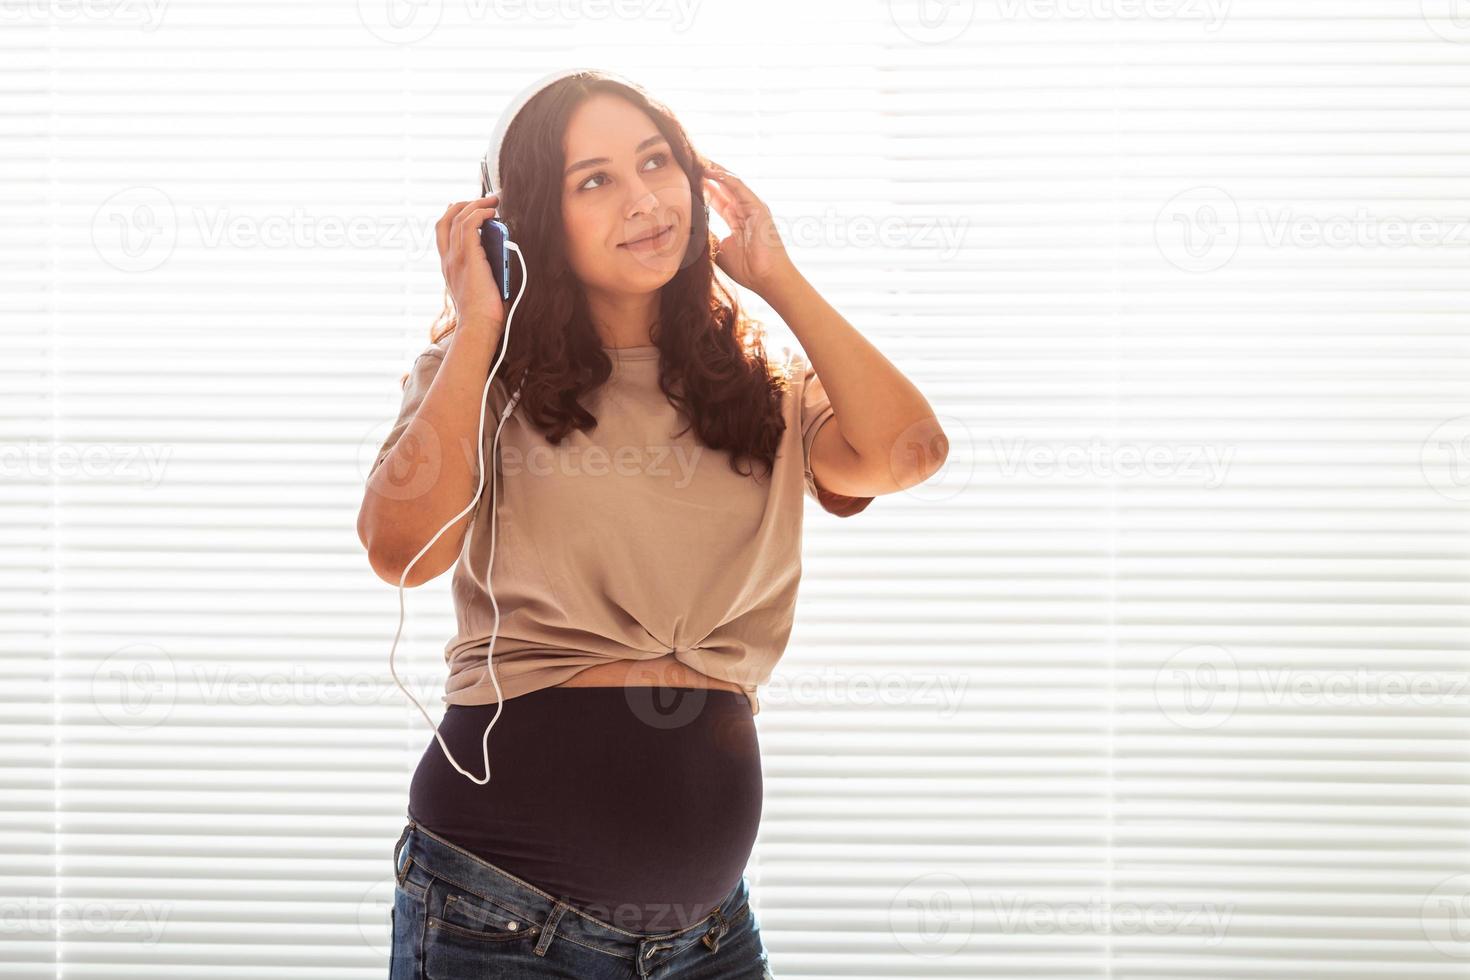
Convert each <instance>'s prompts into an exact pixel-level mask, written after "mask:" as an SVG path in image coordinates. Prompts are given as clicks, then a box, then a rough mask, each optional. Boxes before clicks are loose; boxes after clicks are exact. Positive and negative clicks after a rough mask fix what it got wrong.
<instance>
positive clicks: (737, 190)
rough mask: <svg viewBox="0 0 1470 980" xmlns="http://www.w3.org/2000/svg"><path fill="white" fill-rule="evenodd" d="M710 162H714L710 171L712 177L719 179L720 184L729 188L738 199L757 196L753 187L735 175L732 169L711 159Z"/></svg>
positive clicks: (742, 199)
mask: <svg viewBox="0 0 1470 980" xmlns="http://www.w3.org/2000/svg"><path fill="white" fill-rule="evenodd" d="M710 163H712V164H714V168H713V169H712V170H710V171H709V175H710V177H712V178H714V179H715V180H717V181H719V185H720V186H721V187H724V188H726V189H727V190H729V191H730V193H731V194H732V195H733V196H734V197H735V198H736V199H737V200H741V201H744V200H745V199H746V198H754V197H755V194H754V193H753V192H752V191H751V189H750V188H749V187H748V186H746V183H745V181H743V180H741V179H740V178H739V177H737V176H735V175H734V174H732V173H731V172H730V171H728V170H726V169H725V168H724V167H722V166H720V165H719V164H718V163H714V161H713V160H711V161H710Z"/></svg>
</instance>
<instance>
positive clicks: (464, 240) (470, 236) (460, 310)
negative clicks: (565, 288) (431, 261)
mask: <svg viewBox="0 0 1470 980" xmlns="http://www.w3.org/2000/svg"><path fill="white" fill-rule="evenodd" d="M499 202H500V195H498V194H491V195H490V196H489V197H481V198H477V199H475V200H473V201H459V202H456V203H454V204H451V205H449V210H447V211H445V212H444V217H442V218H440V219H439V223H438V224H436V225H435V226H434V231H435V234H436V235H437V237H438V240H439V264H440V266H441V267H442V268H443V270H444V283H445V285H447V286H448V287H449V295H450V297H451V298H452V299H453V300H454V311H455V315H456V322H457V323H458V324H464V325H468V326H469V327H484V328H486V329H489V330H495V331H499V330H500V329H501V328H502V327H503V326H504V324H505V301H504V299H502V298H501V295H500V289H499V288H498V287H497V286H496V283H495V277H494V276H493V275H491V273H490V260H489V259H487V258H486V257H485V248H484V246H483V245H481V244H480V226H481V225H482V224H484V223H485V222H486V221H488V220H489V219H490V218H493V217H495V205H496V204H498V203H499Z"/></svg>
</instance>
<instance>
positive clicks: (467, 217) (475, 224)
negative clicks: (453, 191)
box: [455, 207, 495, 248]
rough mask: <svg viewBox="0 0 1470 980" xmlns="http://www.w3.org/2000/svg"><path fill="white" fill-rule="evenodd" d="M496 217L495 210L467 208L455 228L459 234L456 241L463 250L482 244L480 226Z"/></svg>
mask: <svg viewBox="0 0 1470 980" xmlns="http://www.w3.org/2000/svg"><path fill="white" fill-rule="evenodd" d="M494 216H495V208H493V207H483V208H465V209H464V210H463V211H461V212H460V215H459V217H458V218H457V219H456V222H455V228H456V230H457V231H458V232H459V234H458V235H457V236H456V241H458V243H459V244H460V246H461V247H462V248H470V247H471V246H473V245H478V244H479V243H480V226H481V225H483V224H484V223H485V222H486V221H487V220H489V219H490V218H493V217H494Z"/></svg>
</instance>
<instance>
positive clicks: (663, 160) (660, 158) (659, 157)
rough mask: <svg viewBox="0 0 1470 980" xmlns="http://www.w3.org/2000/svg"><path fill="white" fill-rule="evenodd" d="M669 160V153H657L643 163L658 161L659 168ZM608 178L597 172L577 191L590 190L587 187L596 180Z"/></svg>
mask: <svg viewBox="0 0 1470 980" xmlns="http://www.w3.org/2000/svg"><path fill="white" fill-rule="evenodd" d="M668 159H669V156H668V154H667V153H655V154H654V155H653V156H651V157H649V158H648V159H647V160H644V161H643V162H644V164H645V165H646V164H650V163H652V162H653V161H655V160H658V161H659V166H663V164H664V163H666V162H667V161H668ZM606 176H607V174H605V173H603V172H602V171H601V170H599V171H597V173H595V174H593V175H592V176H591V177H588V178H587V179H586V180H584V181H583V182H582V186H581V187H578V188H577V190H579V191H585V190H588V189H589V188H588V187H587V185H588V184H589V183H591V182H592V181H594V180H596V179H597V178H598V177H606ZM598 186H599V187H601V186H602V185H601V184H599V185H598Z"/></svg>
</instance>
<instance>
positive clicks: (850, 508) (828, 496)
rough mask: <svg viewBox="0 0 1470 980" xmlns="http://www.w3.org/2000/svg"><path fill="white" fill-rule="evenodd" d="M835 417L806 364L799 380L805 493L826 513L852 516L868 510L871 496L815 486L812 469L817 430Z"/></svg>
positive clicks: (820, 384)
mask: <svg viewBox="0 0 1470 980" xmlns="http://www.w3.org/2000/svg"><path fill="white" fill-rule="evenodd" d="M835 417H836V413H835V412H834V411H833V409H832V402H831V400H830V399H829V398H828V397H827V391H826V389H825V388H823V387H822V379H821V378H819V377H817V371H816V368H813V367H812V366H811V365H806V367H805V370H804V372H803V374H802V382H801V463H802V467H803V468H804V469H805V471H806V494H807V496H808V497H811V498H812V499H813V500H815V501H816V502H817V503H819V504H821V505H822V509H823V510H825V511H827V512H828V513H829V514H836V515H837V516H838V517H852V516H853V515H854V514H859V513H861V512H862V511H863V510H865V509H867V506H868V505H869V504H871V503H872V502H873V498H872V497H847V496H844V495H842V494H840V493H833V492H832V491H830V490H828V489H826V488H825V487H819V486H817V478H816V474H814V473H813V472H812V443H813V442H815V441H816V439H817V432H818V431H819V430H820V429H821V428H822V426H823V425H825V424H827V422H828V421H830V420H831V419H833V418H835Z"/></svg>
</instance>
